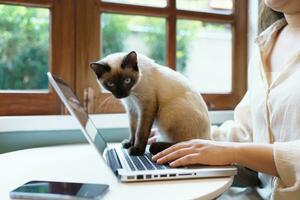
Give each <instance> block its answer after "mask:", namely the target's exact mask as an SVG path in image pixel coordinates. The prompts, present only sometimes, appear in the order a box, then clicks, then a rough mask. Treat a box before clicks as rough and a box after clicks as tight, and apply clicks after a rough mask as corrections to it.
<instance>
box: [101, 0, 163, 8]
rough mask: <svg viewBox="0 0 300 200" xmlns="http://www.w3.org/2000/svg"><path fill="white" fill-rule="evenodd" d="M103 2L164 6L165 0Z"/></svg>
mask: <svg viewBox="0 0 300 200" xmlns="http://www.w3.org/2000/svg"><path fill="white" fill-rule="evenodd" d="M102 1H103V2H111V3H122V4H133V5H138V6H153V7H161V8H162V7H166V6H167V1H166V0H102Z"/></svg>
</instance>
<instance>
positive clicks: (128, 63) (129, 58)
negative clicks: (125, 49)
mask: <svg viewBox="0 0 300 200" xmlns="http://www.w3.org/2000/svg"><path fill="white" fill-rule="evenodd" d="M121 68H123V69H126V68H132V69H133V70H135V71H139V68H138V65H137V54H136V52H135V51H132V52H130V53H129V54H127V55H126V56H125V58H124V59H123V62H122V64H121Z"/></svg>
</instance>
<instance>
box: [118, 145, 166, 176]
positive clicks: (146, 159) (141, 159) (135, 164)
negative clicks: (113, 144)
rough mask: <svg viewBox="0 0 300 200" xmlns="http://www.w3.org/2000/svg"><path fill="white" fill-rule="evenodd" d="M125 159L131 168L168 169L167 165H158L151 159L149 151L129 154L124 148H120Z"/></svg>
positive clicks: (134, 169)
mask: <svg viewBox="0 0 300 200" xmlns="http://www.w3.org/2000/svg"><path fill="white" fill-rule="evenodd" d="M122 151H123V154H124V156H125V159H126V161H127V163H128V165H129V167H130V169H131V170H133V171H137V170H156V169H169V168H170V167H169V166H168V165H159V164H157V163H155V162H153V161H152V155H151V153H145V154H144V155H143V156H131V155H129V154H128V151H127V150H126V149H122Z"/></svg>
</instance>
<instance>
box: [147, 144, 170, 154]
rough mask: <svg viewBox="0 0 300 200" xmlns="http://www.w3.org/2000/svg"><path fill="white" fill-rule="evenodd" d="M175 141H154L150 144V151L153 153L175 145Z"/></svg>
mask: <svg viewBox="0 0 300 200" xmlns="http://www.w3.org/2000/svg"><path fill="white" fill-rule="evenodd" d="M174 144H175V143H171V142H154V143H152V144H151V145H150V148H149V151H150V153H152V154H153V155H155V154H157V153H159V152H161V151H163V150H165V149H167V148H169V147H170V146H172V145H174Z"/></svg>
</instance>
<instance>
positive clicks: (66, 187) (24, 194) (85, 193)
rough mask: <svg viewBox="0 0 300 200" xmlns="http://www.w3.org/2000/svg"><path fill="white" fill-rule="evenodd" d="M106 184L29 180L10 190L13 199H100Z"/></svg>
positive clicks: (105, 189) (106, 186) (106, 187)
mask: <svg viewBox="0 0 300 200" xmlns="http://www.w3.org/2000/svg"><path fill="white" fill-rule="evenodd" d="M108 187H109V186H108V185H106V184H91V183H71V182H52V181H30V182H28V183H25V184H24V185H22V186H20V187H18V188H17V189H15V190H13V191H11V192H10V198H14V199H41V200H43V199H47V200H48V199H49V200H58V199H62V200H64V199H74V200H91V199H92V200H95V199H101V198H102V197H103V195H104V193H105V192H106V191H107V189H108Z"/></svg>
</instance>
